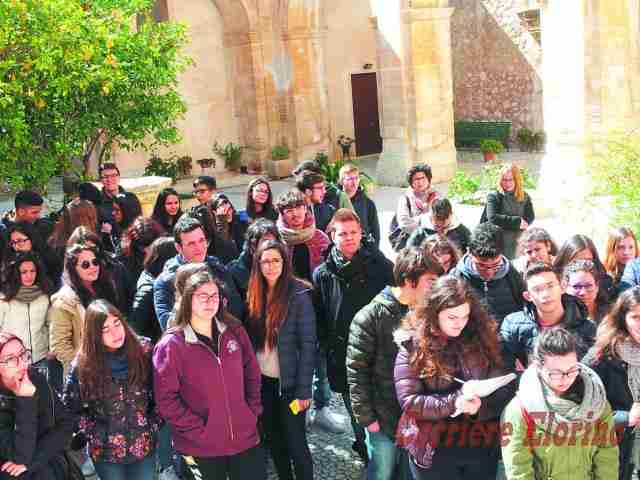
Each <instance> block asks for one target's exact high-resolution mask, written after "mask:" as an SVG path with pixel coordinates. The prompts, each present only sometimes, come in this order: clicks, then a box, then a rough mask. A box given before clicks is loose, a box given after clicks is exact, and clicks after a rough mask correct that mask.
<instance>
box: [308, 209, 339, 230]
mask: <svg viewBox="0 0 640 480" xmlns="http://www.w3.org/2000/svg"><path fill="white" fill-rule="evenodd" d="M334 213H336V209H335V208H333V206H332V205H329V204H328V203H326V202H323V203H314V204H313V216H314V217H315V219H316V228H317V229H318V230H320V231H322V232H326V231H327V227H328V226H329V223H331V220H332V219H333V214H334Z"/></svg>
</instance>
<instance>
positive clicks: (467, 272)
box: [456, 253, 510, 282]
mask: <svg viewBox="0 0 640 480" xmlns="http://www.w3.org/2000/svg"><path fill="white" fill-rule="evenodd" d="M501 259H502V263H501V265H500V268H499V269H498V271H497V272H496V274H495V275H494V277H493V278H492V279H490V280H484V279H483V278H482V277H481V276H480V275H479V274H478V271H477V270H476V268H475V267H474V265H473V261H472V260H471V254H469V253H465V254H464V256H463V257H462V258H461V259H460V261H459V262H458V265H457V266H456V268H457V269H458V271H459V272H460V273H461V274H462V275H464V276H465V277H473V278H476V279H478V280H481V281H483V282H485V281H487V282H492V281H494V280H500V279H501V278H504V277H506V276H507V273H509V268H510V265H509V260H508V259H507V257H505V256H504V255H502V257H501Z"/></svg>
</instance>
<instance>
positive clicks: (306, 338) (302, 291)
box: [248, 281, 318, 400]
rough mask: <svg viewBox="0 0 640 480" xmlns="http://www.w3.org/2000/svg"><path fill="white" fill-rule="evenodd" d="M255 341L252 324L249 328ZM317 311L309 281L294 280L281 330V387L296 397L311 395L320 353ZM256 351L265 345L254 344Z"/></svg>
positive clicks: (279, 356)
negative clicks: (312, 299) (315, 310)
mask: <svg viewBox="0 0 640 480" xmlns="http://www.w3.org/2000/svg"><path fill="white" fill-rule="evenodd" d="M248 332H249V335H250V337H251V340H252V342H253V341H254V338H255V336H254V335H252V331H251V325H249V328H248ZM317 342H318V339H317V337H316V314H315V312H314V310H313V303H312V301H311V288H309V284H308V283H303V282H299V281H295V282H294V284H293V285H292V286H291V295H290V297H289V308H288V309H287V318H286V319H285V321H284V322H283V323H282V325H281V326H280V331H279V332H278V343H277V346H278V362H279V363H280V387H281V389H282V390H283V391H286V392H290V393H291V394H293V398H299V399H305V400H306V399H309V398H311V382H312V380H313V370H314V369H315V366H316V355H317V353H318V352H317ZM254 348H255V349H256V351H258V349H260V348H262V346H260V345H255V344H254Z"/></svg>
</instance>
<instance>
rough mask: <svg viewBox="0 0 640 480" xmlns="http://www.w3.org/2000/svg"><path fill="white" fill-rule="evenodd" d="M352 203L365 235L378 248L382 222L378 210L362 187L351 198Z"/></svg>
mask: <svg viewBox="0 0 640 480" xmlns="http://www.w3.org/2000/svg"><path fill="white" fill-rule="evenodd" d="M351 203H352V204H353V208H354V209H355V211H356V213H357V214H358V217H360V223H361V225H362V230H363V232H364V234H365V235H366V236H367V237H369V240H370V241H371V242H373V244H374V245H375V246H376V247H379V246H380V222H379V220H378V209H377V208H376V204H375V203H373V200H371V199H370V198H369V197H368V196H367V194H366V193H365V192H364V190H363V189H362V187H359V188H358V190H357V191H356V194H355V195H354V196H353V197H352V198H351Z"/></svg>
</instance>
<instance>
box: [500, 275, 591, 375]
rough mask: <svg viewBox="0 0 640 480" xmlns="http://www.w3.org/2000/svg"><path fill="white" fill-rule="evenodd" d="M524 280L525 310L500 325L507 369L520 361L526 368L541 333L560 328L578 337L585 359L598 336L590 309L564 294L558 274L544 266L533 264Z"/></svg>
mask: <svg viewBox="0 0 640 480" xmlns="http://www.w3.org/2000/svg"><path fill="white" fill-rule="evenodd" d="M525 278H526V281H527V290H526V291H525V292H524V298H525V300H526V301H527V302H526V303H525V305H524V308H523V309H522V310H521V311H519V312H515V313H512V314H510V315H508V316H507V317H506V318H505V319H504V321H503V322H502V325H501V326H500V340H501V342H502V351H503V355H504V358H505V366H506V367H507V368H511V369H513V368H514V367H515V363H516V360H519V361H520V363H521V364H522V366H523V367H525V368H526V367H527V366H528V365H529V356H530V355H531V353H532V352H533V344H534V341H535V339H536V338H537V337H538V335H539V334H540V332H542V331H543V330H545V329H548V328H552V327H557V326H562V328H564V329H566V330H568V331H569V332H571V333H573V334H574V335H575V336H576V338H577V340H578V359H580V358H582V357H583V356H584V355H585V354H586V353H587V351H588V350H589V348H590V347H591V345H593V342H594V338H595V334H596V326H595V324H594V323H593V322H591V321H589V320H588V318H587V316H588V312H587V307H586V306H585V305H584V304H583V303H582V302H581V301H580V300H578V299H577V298H575V297H573V296H571V295H567V294H563V293H562V288H561V286H560V279H559V278H558V274H557V273H556V272H555V271H554V270H553V268H552V267H550V266H549V265H547V264H545V263H542V262H539V263H534V264H533V265H531V266H530V267H529V268H527V272H526V273H525Z"/></svg>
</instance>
